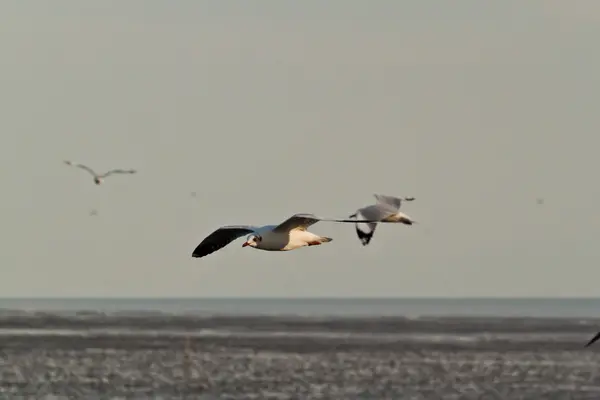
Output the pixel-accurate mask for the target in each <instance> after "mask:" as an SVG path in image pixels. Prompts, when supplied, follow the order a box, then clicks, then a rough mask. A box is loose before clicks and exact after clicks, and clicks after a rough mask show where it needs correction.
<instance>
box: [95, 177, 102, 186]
mask: <svg viewBox="0 0 600 400" xmlns="http://www.w3.org/2000/svg"><path fill="white" fill-rule="evenodd" d="M94 183H95V184H96V185H99V184H101V183H102V179H100V178H98V177H97V176H96V177H94Z"/></svg>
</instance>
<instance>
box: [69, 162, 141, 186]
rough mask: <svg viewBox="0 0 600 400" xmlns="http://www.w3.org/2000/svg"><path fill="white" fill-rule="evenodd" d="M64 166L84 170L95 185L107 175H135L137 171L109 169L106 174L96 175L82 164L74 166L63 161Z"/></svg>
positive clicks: (74, 164)
mask: <svg viewBox="0 0 600 400" xmlns="http://www.w3.org/2000/svg"><path fill="white" fill-rule="evenodd" d="M65 164H67V165H70V166H71V167H77V168H81V169H83V170H86V171H87V172H89V173H90V174H92V176H93V177H94V183H95V184H96V185H99V184H101V183H102V182H103V181H104V178H106V177H107V176H109V175H113V174H135V173H136V172H137V171H136V170H134V169H111V170H110V171H108V172H105V173H103V174H97V173H96V172H95V171H94V170H93V169H91V168H90V167H88V166H86V165H83V164H76V163H74V162H72V161H65Z"/></svg>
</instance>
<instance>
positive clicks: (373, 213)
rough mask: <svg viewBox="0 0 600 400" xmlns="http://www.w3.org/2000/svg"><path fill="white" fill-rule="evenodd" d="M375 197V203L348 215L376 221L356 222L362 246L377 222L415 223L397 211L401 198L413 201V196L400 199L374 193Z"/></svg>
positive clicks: (369, 238)
mask: <svg viewBox="0 0 600 400" xmlns="http://www.w3.org/2000/svg"><path fill="white" fill-rule="evenodd" d="M375 199H376V200H377V203H376V204H372V205H370V206H366V207H363V208H359V209H358V210H357V211H356V212H355V213H354V214H352V215H351V216H350V218H354V219H356V218H360V219H361V220H374V221H377V222H357V223H356V235H357V236H358V239H359V240H360V242H361V243H362V244H363V246H366V245H368V244H369V242H370V241H371V239H372V238H373V234H375V228H377V223H378V222H399V223H402V224H405V225H412V224H414V223H416V221H415V220H413V219H412V218H411V217H409V216H408V215H406V214H404V213H401V212H400V211H399V210H400V205H401V204H402V200H404V201H413V200H414V199H415V198H414V197H405V198H403V199H402V198H399V197H393V196H385V195H382V194H376V195H375Z"/></svg>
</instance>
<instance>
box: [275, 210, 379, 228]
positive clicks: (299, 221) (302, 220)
mask: <svg viewBox="0 0 600 400" xmlns="http://www.w3.org/2000/svg"><path fill="white" fill-rule="evenodd" d="M319 221H327V222H345V223H356V220H355V219H334V218H321V217H317V216H316V215H314V214H294V215H292V216H291V217H289V218H288V219H286V220H285V221H283V222H282V223H281V224H279V225H277V226H276V227H275V228H273V232H289V231H291V230H293V229H298V230H303V231H304V230H306V228H308V227H309V226H311V225H314V224H316V223H317V222H319ZM363 222H374V221H368V220H365V221H363Z"/></svg>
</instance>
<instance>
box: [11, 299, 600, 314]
mask: <svg viewBox="0 0 600 400" xmlns="http://www.w3.org/2000/svg"><path fill="white" fill-rule="evenodd" d="M15 311H17V312H29V311H31V312H36V311H46V312H55V313H59V314H65V313H71V312H80V311H95V312H104V313H120V314H123V313H130V314H132V315H133V314H136V313H137V312H141V313H144V314H147V313H157V314H158V313H164V314H196V315H206V316H209V315H273V316H274V315H294V316H307V317H309V316H332V317H348V316H354V317H378V316H401V317H421V316H422V317H449V316H469V317H532V318H535V317H537V318H544V317H549V318H600V298H292V299H290V298H4V299H2V298H0V315H1V314H2V313H7V312H8V313H11V312H15Z"/></svg>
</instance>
